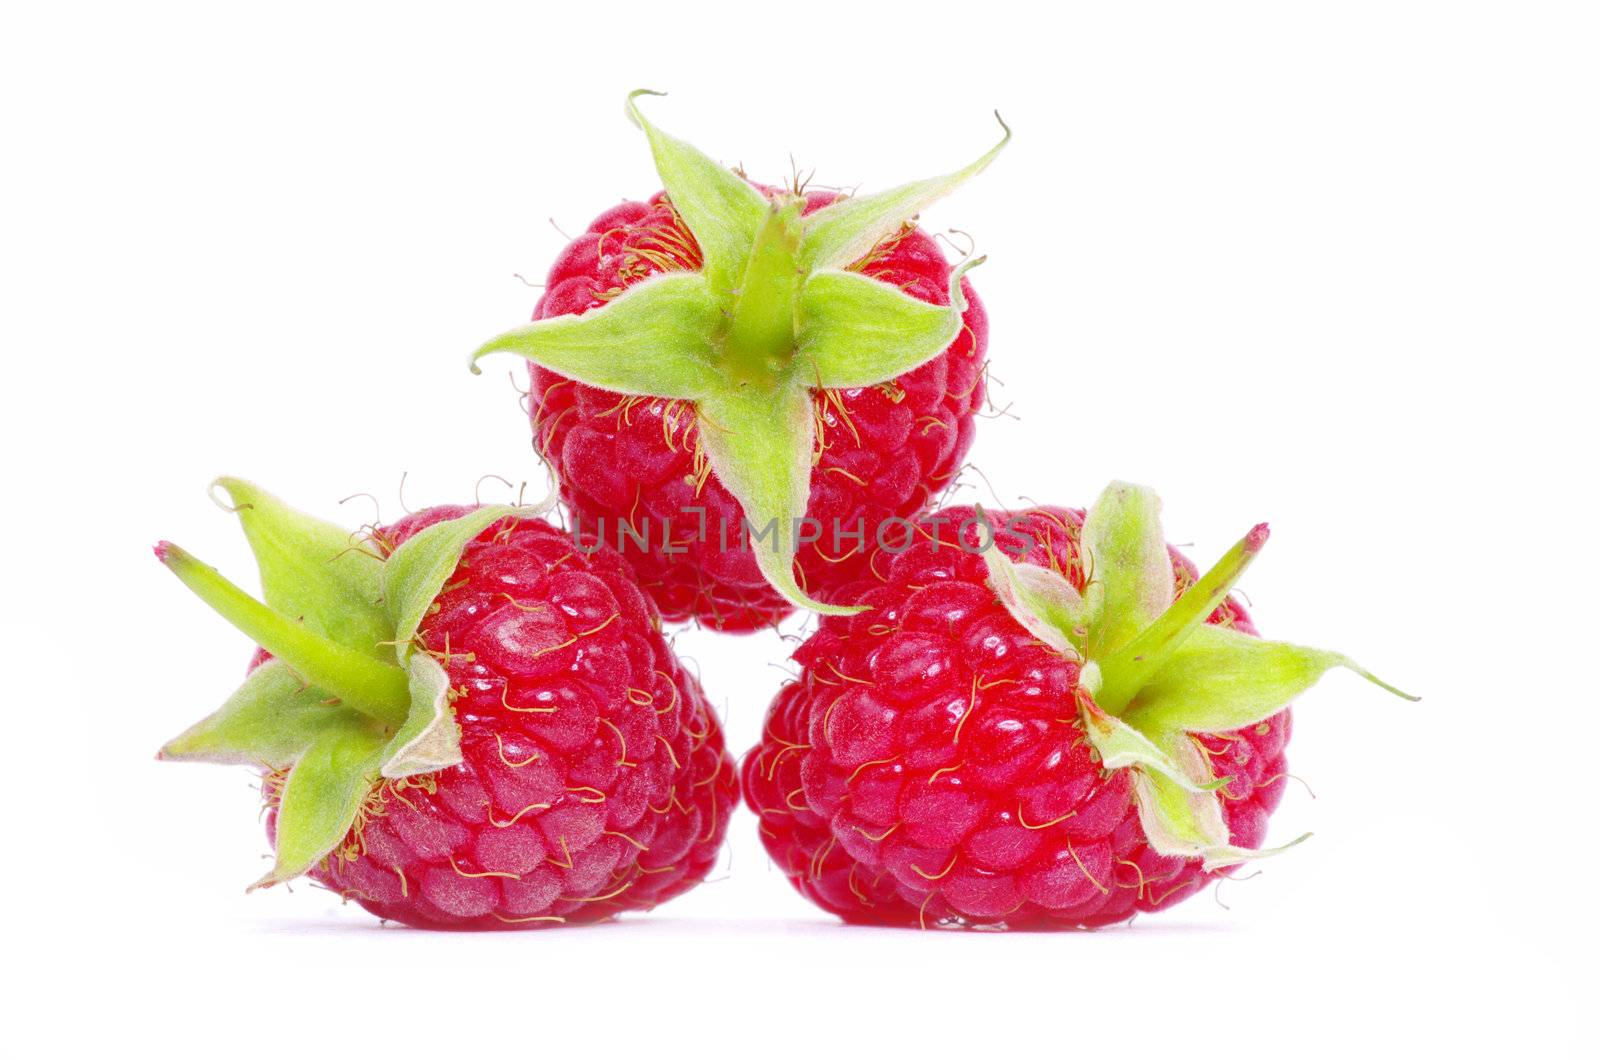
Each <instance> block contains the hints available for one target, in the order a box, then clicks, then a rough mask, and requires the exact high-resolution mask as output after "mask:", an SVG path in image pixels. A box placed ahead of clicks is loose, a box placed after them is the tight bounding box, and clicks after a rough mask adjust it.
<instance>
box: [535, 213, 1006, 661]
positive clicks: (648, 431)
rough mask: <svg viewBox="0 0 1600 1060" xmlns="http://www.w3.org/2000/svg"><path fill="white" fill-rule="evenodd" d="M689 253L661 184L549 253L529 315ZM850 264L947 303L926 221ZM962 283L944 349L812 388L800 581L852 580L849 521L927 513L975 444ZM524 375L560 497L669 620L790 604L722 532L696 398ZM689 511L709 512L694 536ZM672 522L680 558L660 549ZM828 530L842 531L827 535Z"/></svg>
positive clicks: (728, 624) (695, 259)
mask: <svg viewBox="0 0 1600 1060" xmlns="http://www.w3.org/2000/svg"><path fill="white" fill-rule="evenodd" d="M805 200H806V208H805V212H806V213H807V214H809V213H811V212H812V211H814V210H816V209H817V208H818V207H820V206H824V205H827V204H828V203H830V202H832V201H833V200H834V196H833V195H831V194H829V193H825V192H811V193H808V194H807V195H806V196H805ZM699 264H700V262H699V248H698V246H697V245H696V243H695V242H694V236H693V235H691V234H690V233H689V232H688V231H687V230H686V229H685V228H684V227H683V224H682V221H681V220H680V219H679V218H678V216H677V215H676V213H675V212H674V211H673V209H672V206H671V204H670V203H669V202H668V201H667V199H666V195H665V193H660V194H657V195H655V196H654V197H652V198H651V199H650V200H649V201H648V202H643V203H639V202H630V203H624V204H623V205H621V206H618V207H615V208H613V209H611V210H608V211H606V212H605V213H603V214H601V215H600V216H599V217H598V218H596V219H595V221H594V223H593V224H591V225H590V226H589V229H588V231H587V232H585V233H584V234H583V235H582V236H580V237H578V238H577V239H575V240H573V241H572V243H571V244H569V245H568V246H567V248H566V250H565V251H563V252H562V253H561V254H560V255H559V256H558V257H557V259H556V262H555V264H554V265H553V266H551V269H550V275H549V278H548V282H547V284H546V289H545V295H544V297H543V298H541V299H540V300H539V305H538V308H537V309H536V310H535V312H534V319H535V320H543V319H546V318H549V317H554V316H560V315H562V314H567V313H574V314H576V313H584V312H586V311H589V310H592V309H596V308H599V307H600V306H602V305H604V304H605V303H606V301H607V300H609V298H611V297H614V296H615V292H617V291H620V290H623V289H625V288H627V287H629V286H631V285H633V284H635V283H638V282H639V281H641V280H643V279H645V278H647V277H649V276H652V275H655V274H657V273H659V272H663V271H667V270H671V269H695V268H698V267H699ZM857 267H858V268H859V271H860V272H861V273H862V274H863V275H866V276H871V277H873V278H874V279H878V280H881V281H883V282H884V283H888V284H892V285H894V286H896V287H899V288H900V289H901V290H903V291H905V292H906V293H908V294H910V295H912V296H913V297H915V298H919V299H921V300H922V301H925V302H928V303H930V304H932V305H944V304H947V303H948V302H949V296H948V294H947V293H946V292H947V290H948V288H949V285H950V267H949V265H948V264H947V263H946V262H945V260H944V256H943V254H941V253H940V251H939V248H938V246H937V244H935V242H934V241H933V239H932V238H930V237H929V236H928V235H927V233H925V232H924V231H922V229H920V228H916V227H913V226H910V225H907V226H905V227H903V228H902V229H901V230H900V231H899V232H897V233H895V234H894V235H893V236H891V237H889V238H887V239H886V240H885V241H884V242H883V243H882V244H880V245H879V247H878V248H876V250H875V251H874V252H873V254H872V256H871V258H870V259H868V260H866V261H864V262H862V263H860V264H859V265H858V266H857ZM962 290H963V292H964V293H965V295H966V298H967V309H966V312H964V313H963V314H962V329H961V332H960V334H959V335H957V337H956V339H955V341H954V342H952V343H951V344H950V346H949V347H948V348H947V349H946V350H945V351H944V352H943V353H940V354H939V355H937V356H936V357H934V358H933V360H931V361H928V362H927V363H925V364H923V365H922V366H921V367H920V368H917V369H915V370H913V371H911V372H908V373H906V374H904V375H902V376H900V377H898V378H896V379H894V380H893V381H891V382H888V383H883V384H879V385H877V386H869V387H851V388H847V389H843V390H833V391H827V392H823V393H818V394H815V395H814V397H813V401H814V403H815V417H816V422H817V423H818V425H819V426H820V428H821V430H820V436H819V438H818V441H817V446H816V447H817V453H818V459H817V462H816V465H815V466H814V467H813V468H812V473H811V485H810V491H811V492H810V500H809V503H808V504H807V507H806V512H805V514H806V516H808V517H809V518H812V519H815V520H817V523H818V524H819V526H820V527H821V528H822V534H821V536H820V538H819V539H818V540H815V541H812V542H810V543H808V544H807V545H805V546H804V547H803V548H801V549H800V550H799V554H798V556H797V562H798V566H799V570H800V574H799V578H800V582H801V584H802V585H804V586H807V587H808V588H812V589H814V590H816V591H818V592H821V591H822V589H823V588H825V587H827V586H834V585H842V584H848V583H849V582H851V581H854V580H856V579H858V578H860V577H861V575H862V572H863V567H862V565H863V563H864V562H865V558H866V548H864V547H862V545H861V544H860V543H859V542H858V540H857V539H856V538H855V537H853V536H851V532H852V531H854V530H855V529H856V528H858V527H859V528H864V531H865V537H864V539H865V540H866V541H868V542H870V540H871V536H872V534H873V533H874V532H875V529H876V528H877V527H878V526H880V525H882V524H883V523H884V522H885V521H886V520H889V519H891V518H893V517H897V516H898V517H904V516H908V515H914V514H915V513H916V512H918V511H920V510H922V508H923V507H924V506H926V505H927V503H928V502H929V501H930V500H931V499H932V498H933V495H934V493H936V492H937V491H938V490H939V489H941V488H942V487H943V486H944V485H945V484H946V483H948V482H949V481H950V479H951V478H952V477H953V476H954V475H955V472H956V469H957V468H959V467H960V465H961V461H962V460H963V459H964V458H965V456H966V453H967V450H968V449H969V448H970V447H971V445H972V438H973V415H974V414H975V413H976V412H977V411H978V409H979V408H981V407H982V404H983V399H984V377H983V365H984V350H985V347H986V346H987V344H988V333H989V324H988V318H987V317H986V316H985V314H984V312H983V306H982V303H980V302H979V301H978V298H977V295H976V293H974V292H973V290H972V285H971V284H970V283H968V282H967V281H965V280H963V281H962ZM529 376H530V391H529V410H530V413H531V415H532V420H533V433H534V445H535V447H536V448H537V449H538V451H539V452H540V454H541V455H542V456H544V458H545V459H546V460H547V461H549V463H550V465H551V467H553V468H554V469H555V471H556V475H557V478H558V479H559V480H560V481H561V483H562V490H561V496H562V500H563V501H564V502H565V504H566V505H567V507H568V509H569V510H570V511H571V513H572V516H573V519H574V520H575V521H576V522H577V524H578V525H579V526H581V527H586V528H588V529H590V530H591V531H595V532H599V533H602V534H604V535H605V539H606V540H607V541H608V543H610V544H612V545H613V546H615V547H616V548H618V549H621V550H622V551H623V552H624V554H625V556H626V557H627V559H628V560H629V561H630V562H631V563H632V564H633V566H634V568H635V569H636V570H637V571H638V572H639V578H640V581H641V583H642V584H643V585H644V587H645V589H646V590H647V591H648V592H649V593H650V595H651V598H652V599H654V600H655V602H656V604H657V605H658V606H659V607H660V608H661V612H662V615H663V616H664V617H665V618H666V619H667V620H669V621H682V620H687V619H698V620H699V621H700V622H701V623H702V624H704V625H707V626H709V627H711V628H713V629H717V630H721V631H724V632H743V631H747V630H752V629H757V628H760V627H763V626H769V625H772V624H774V623H776V622H777V621H778V620H779V619H781V618H782V617H783V616H784V615H786V614H788V613H789V612H790V611H791V610H792V607H791V605H790V604H789V602H788V601H787V600H786V599H784V597H783V596H781V595H780V594H779V593H778V592H776V591H775V590H773V589H772V588H770V587H769V586H768V585H767V582H766V579H765V578H764V577H763V576H762V574H761V571H760V569H759V568H758V567H757V565H756V561H755V556H754V554H753V553H752V552H750V551H749V550H745V549H738V548H730V547H729V546H728V544H726V543H725V542H724V540H723V539H724V538H725V537H726V538H730V539H736V538H737V528H738V526H739V518H740V513H741V509H740V507H739V504H738V501H737V500H735V499H734V497H733V496H732V495H731V494H730V493H729V492H728V490H727V488H726V487H725V486H724V485H723V484H722V481H721V480H720V479H719V478H718V477H717V476H716V474H715V473H714V472H711V471H710V470H709V469H708V468H706V467H705V463H704V460H703V458H700V455H699V454H700V448H699V426H698V424H697V422H696V418H695V416H694V415H693V410H692V409H691V408H689V407H687V406H685V404H684V403H683V402H680V401H671V400H664V399H659V398H655V399H652V398H638V397H632V398H630V397H627V396H624V395H620V394H616V393H613V392H610V391H604V390H598V389H596V388H594V387H589V386H585V385H583V384H582V383H577V382H574V381H573V380H571V379H568V378H567V377H565V376H562V375H559V374H557V373H555V372H551V371H548V370H546V369H544V368H541V367H539V366H538V365H537V364H532V365H529ZM695 508H701V509H704V511H705V517H704V520H705V521H704V525H705V526H706V527H708V528H709V529H708V531H707V532H705V533H704V534H701V533H700V529H699V528H700V525H701V524H700V517H699V516H698V515H697V514H695V513H694V511H693V510H694V509H695ZM686 512H687V513H689V514H685V513H686ZM624 525H626V526H627V527H628V528H629V530H630V531H632V532H633V533H634V534H635V536H633V537H630V536H628V532H627V531H623V530H622V529H621V528H622V527H623V526H624ZM667 526H671V527H673V536H674V539H675V540H679V541H680V544H681V546H682V548H683V549H684V551H683V553H682V554H676V555H675V554H670V553H666V552H663V551H662V549H661V548H660V540H661V536H662V535H661V533H660V529H661V528H663V527H667ZM835 526H838V527H841V528H842V529H841V532H840V533H839V535H838V539H837V540H835V539H834V535H833V533H832V530H833V528H834V527H835ZM723 527H727V528H729V530H728V532H727V533H726V534H724V533H723V531H722V528H723ZM641 528H643V530H642V532H643V533H645V534H654V535H655V536H654V538H653V539H651V540H652V547H650V548H644V547H640V546H639V545H637V544H636V543H635V542H636V541H637V540H638V535H639V534H640V533H641Z"/></svg>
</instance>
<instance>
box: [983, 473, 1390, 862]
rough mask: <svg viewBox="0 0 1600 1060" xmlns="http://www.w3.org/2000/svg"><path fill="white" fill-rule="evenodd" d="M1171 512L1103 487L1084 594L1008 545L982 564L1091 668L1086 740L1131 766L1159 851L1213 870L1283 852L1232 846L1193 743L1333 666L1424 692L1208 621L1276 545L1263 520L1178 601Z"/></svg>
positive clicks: (1086, 546)
mask: <svg viewBox="0 0 1600 1060" xmlns="http://www.w3.org/2000/svg"><path fill="white" fill-rule="evenodd" d="M1160 510H1161V504H1160V501H1159V500H1158V499H1157V497H1156V495H1155V494H1154V493H1153V492H1152V491H1150V490H1148V489H1146V488H1144V487H1142V486H1134V485H1130V484H1128V483H1122V482H1114V483H1112V484H1111V485H1110V486H1108V487H1106V489H1105V491H1104V492H1103V493H1102V494H1101V495H1100V499H1099V500H1098V501H1096V502H1095V505H1094V507H1092V508H1091V509H1089V513H1088V515H1087V517H1086V518H1085V520H1084V524H1083V529H1082V532H1081V535H1080V539H1079V540H1080V553H1081V557H1082V562H1083V565H1084V570H1085V571H1086V572H1088V576H1087V577H1086V579H1085V581H1086V584H1085V587H1084V589H1083V591H1082V592H1080V591H1079V590H1078V589H1077V588H1075V587H1074V586H1073V584H1072V583H1071V582H1070V581H1069V580H1068V579H1067V578H1066V577H1064V576H1063V575H1062V574H1060V573H1058V572H1057V571H1054V570H1050V569H1047V568H1044V567H1038V566H1034V565H1031V564H1025V563H1018V562H1014V561H1013V560H1011V559H1010V558H1009V557H1007V556H1006V555H1005V553H1003V552H1002V551H1001V550H1000V549H998V548H995V547H990V548H988V549H987V550H985V552H984V559H985V561H986V563H987V564H988V568H989V583H990V585H991V586H992V587H993V588H994V590H995V593H996V595H997V596H998V597H999V598H1000V601H1001V602H1002V603H1003V604H1004V605H1005V607H1006V609H1007V610H1008V611H1009V612H1010V613H1011V615H1012V616H1013V617H1014V618H1016V620H1017V621H1018V622H1019V623H1021V624H1022V626H1023V627H1024V628H1025V629H1027V630H1028V631H1029V632H1030V633H1032V634H1033V635H1034V636H1035V637H1037V638H1038V639H1039V640H1040V641H1041V642H1042V643H1044V644H1046V645H1048V646H1050V647H1051V648H1053V649H1055V650H1056V651H1058V652H1060V653H1061V654H1063V655H1066V656H1068V657H1070V658H1073V659H1075V660H1077V661H1078V662H1079V663H1081V664H1082V671H1081V674H1080V678H1079V685H1080V689H1079V691H1080V693H1081V694H1082V697H1081V698H1082V701H1081V705H1080V710H1079V713H1080V718H1081V720H1082V723H1083V728H1084V731H1085V733H1086V734H1087V736H1088V738H1089V741H1090V743H1091V744H1092V745H1093V746H1094V748H1095V750H1096V751H1097V753H1098V754H1099V756H1100V759H1101V763H1102V764H1103V766H1104V767H1105V768H1107V769H1131V770H1132V771H1133V779H1134V796H1135V798H1136V799H1137V801H1138V805H1139V814H1140V821H1141V824H1142V825H1143V826H1144V831H1145V834H1146V836H1147V837H1148V838H1149V840H1150V843H1151V845H1152V846H1153V847H1154V848H1155V849H1156V850H1157V852H1159V853H1162V854H1167V855H1172V856H1177V857H1184V858H1199V859H1202V861H1203V862H1204V867H1205V868H1206V869H1207V870H1208V871H1209V870H1211V869H1215V868H1221V867H1224V866H1227V865H1233V864H1237V863H1238V862H1241V861H1244V860H1247V859H1250V858H1256V857H1261V856H1263V855H1265V854H1271V853H1276V852H1277V851H1276V850H1267V851H1260V850H1248V849H1243V848H1240V847H1235V846H1233V845H1231V844H1230V843H1229V841H1228V828H1227V823H1226V820H1225V818H1224V816H1223V812H1222V802H1221V799H1222V795H1221V790H1220V789H1221V788H1223V787H1224V786H1225V781H1219V780H1218V779H1217V778H1216V777H1215V776H1214V775H1213V773H1212V770H1211V767H1210V764H1209V762H1208V761H1207V759H1206V756H1205V754H1204V753H1203V752H1202V751H1201V749H1200V747H1199V745H1198V744H1197V743H1196V741H1195V740H1194V736H1196V735H1202V734H1207V733H1227V732H1232V731H1234V730H1236V729H1242V728H1245V727H1246V726H1250V725H1256V724H1259V723H1261V722H1263V721H1265V720H1266V719H1268V718H1270V717H1271V716H1272V715H1274V714H1276V713H1278V712H1279V711H1281V710H1283V709H1284V708H1285V707H1287V706H1288V705H1289V703H1290V701H1291V700H1292V699H1294V697H1295V696H1297V695H1299V694H1300V693H1301V692H1304V691H1305V690H1306V689H1308V688H1310V687H1311V686H1312V685H1314V684H1316V682H1317V681H1318V680H1319V679H1320V678H1321V677H1322V675H1323V674H1324V673H1326V672H1327V671H1328V670H1330V669H1333V668H1335V667H1343V668H1345V669H1347V670H1352V671H1354V672H1356V673H1358V674H1360V675H1361V676H1362V677H1365V678H1366V679H1367V680H1369V681H1371V682H1373V683H1374V684H1376V685H1378V686H1379V687H1381V688H1384V689H1386V690H1387V691H1389V692H1392V693H1394V694H1395V695H1398V696H1401V697H1403V698H1405V699H1410V700H1415V699H1416V697H1415V696H1410V695H1407V694H1406V693H1404V692H1401V691H1400V690H1399V689H1397V688H1394V687H1393V686H1391V685H1388V684H1385V683H1384V682H1383V681H1380V680H1378V678H1376V677H1374V676H1373V675H1372V674H1371V673H1369V672H1367V671H1366V670H1364V669H1362V668H1361V667H1360V666H1358V665H1356V664H1355V663H1354V662H1353V661H1352V660H1351V659H1349V658H1348V657H1347V656H1344V655H1340V654H1338V653H1337V652H1330V651H1322V650H1320V649H1316V648H1304V647H1300V646H1298V645H1294V644H1286V643H1283V642H1281V641H1270V640H1262V639H1260V638H1258V637H1251V636H1247V635H1246V634H1243V633H1240V632H1238V631H1236V630H1233V629H1228V628H1225V627H1222V626H1216V625H1210V624H1208V623H1207V621H1206V619H1207V618H1208V617H1209V616H1210V615H1211V614H1212V613H1213V612H1214V611H1215V610H1216V609H1217V607H1218V606H1220V605H1221V604H1222V603H1223V602H1224V601H1225V600H1226V599H1227V597H1228V593H1229V592H1230V591H1231V590H1232V589H1233V586H1234V585H1235V584H1236V583H1237V582H1238V580H1239V578H1240V576H1241V575H1242V574H1243V573H1244V571H1245V570H1246V568H1248V567H1249V565H1250V564H1251V562H1252V561H1253V560H1254V559H1255V557H1256V556H1257V555H1258V554H1259V553H1260V552H1261V549H1262V546H1264V545H1265V544H1266V541H1267V527H1266V524H1265V523H1262V524H1259V525H1257V526H1256V527H1254V528H1253V529H1252V530H1251V531H1250V532H1249V533H1248V534H1246V535H1245V536H1244V538H1242V539H1241V540H1240V541H1239V542H1238V544H1236V545H1234V546H1233V548H1231V549H1229V550H1228V552H1227V553H1226V554H1225V555H1224V556H1223V558H1222V559H1221V560H1220V561H1218V563H1217V564H1216V565H1215V566H1214V567H1212V568H1211V570H1209V571H1207V572H1206V574H1205V575H1204V576H1202V577H1201V578H1200V580H1199V581H1197V582H1195V583H1194V585H1192V586H1190V587H1189V588H1188V590H1187V591H1185V592H1184V593H1183V595H1181V596H1177V595H1176V594H1175V592H1174V589H1173V569H1172V561H1171V557H1170V555H1169V553H1168V552H1167V546H1166V537H1165V535H1164V534H1163V533H1162V530H1161V521H1160ZM1305 838H1306V836H1301V837H1300V838H1299V839H1296V840H1295V841H1294V843H1298V842H1300V841H1301V840H1303V839H1305ZM1294 843H1290V844H1289V846H1293V845H1294ZM1277 849H1278V850H1281V849H1284V848H1282V847H1280V848H1277Z"/></svg>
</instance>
